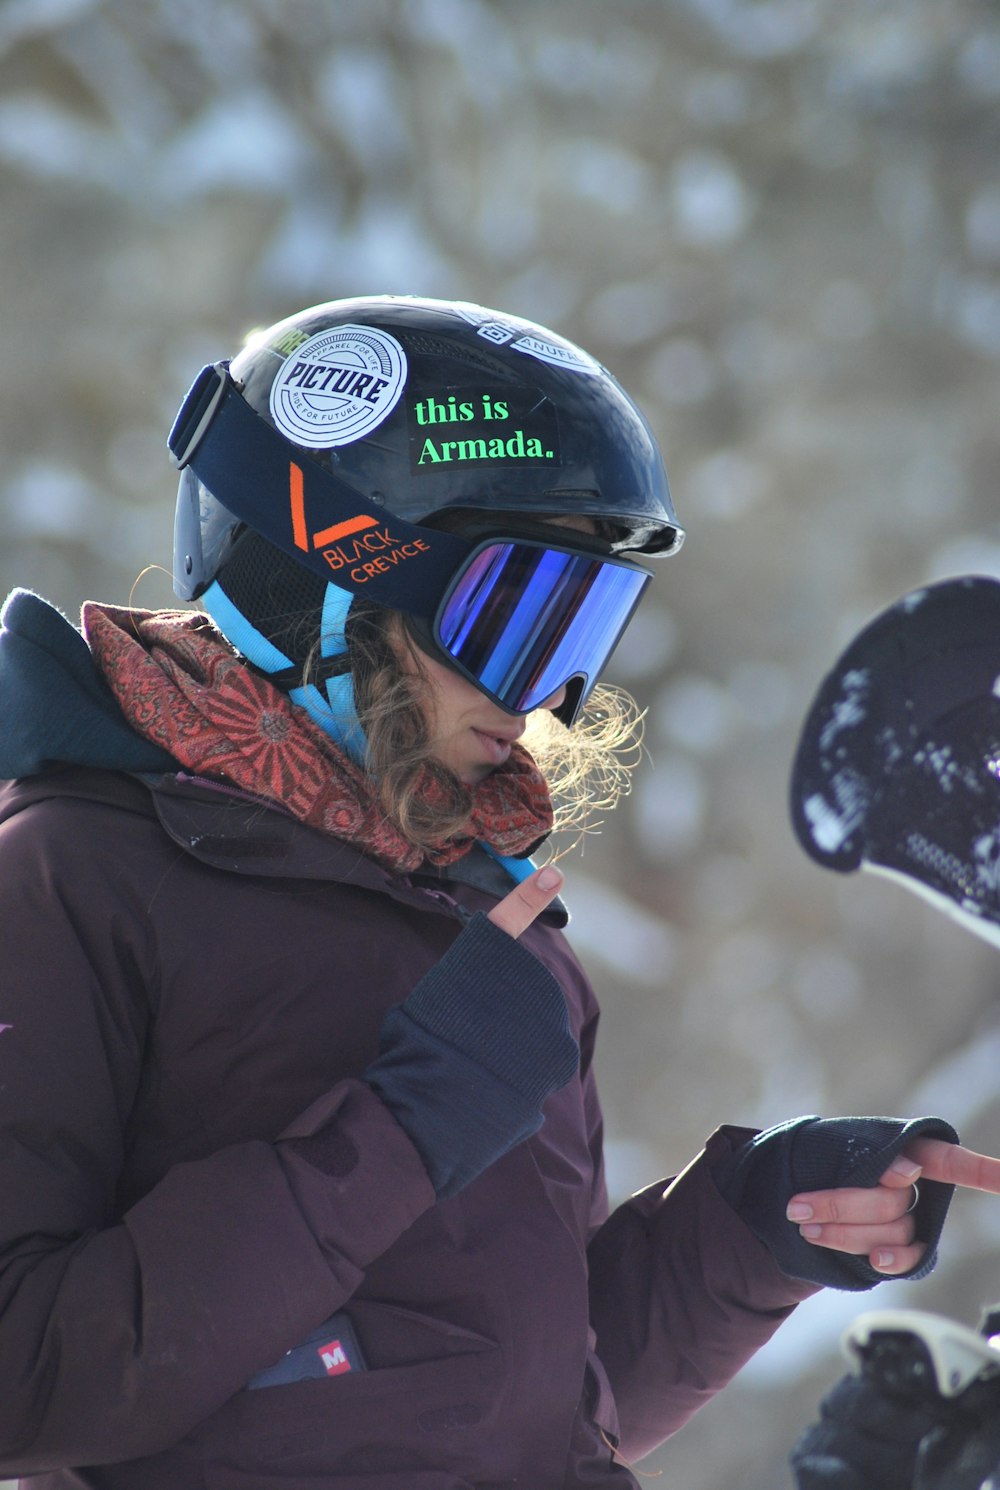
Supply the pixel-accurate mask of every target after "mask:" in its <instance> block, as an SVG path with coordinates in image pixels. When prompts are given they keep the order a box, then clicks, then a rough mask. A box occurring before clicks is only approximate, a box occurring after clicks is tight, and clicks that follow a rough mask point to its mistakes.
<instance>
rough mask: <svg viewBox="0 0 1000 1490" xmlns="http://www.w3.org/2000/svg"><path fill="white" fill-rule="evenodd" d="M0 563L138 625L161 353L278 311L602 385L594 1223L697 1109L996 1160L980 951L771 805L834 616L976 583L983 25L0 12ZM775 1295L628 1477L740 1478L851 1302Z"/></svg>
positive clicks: (991, 264) (990, 539)
mask: <svg viewBox="0 0 1000 1490" xmlns="http://www.w3.org/2000/svg"><path fill="white" fill-rule="evenodd" d="M0 276H2V279H0V289H2V302H0V304H2V314H0V336H2V355H0V435H2V448H3V461H2V466H0V581H2V588H3V589H4V590H6V589H7V588H9V587H10V586H12V585H14V584H21V585H27V586H30V587H32V588H34V589H37V590H39V591H41V592H42V593H44V594H46V595H47V596H48V597H49V598H51V599H53V600H56V601H57V602H59V603H60V604H61V605H62V606H63V608H64V609H65V610H67V612H68V613H69V614H71V615H74V616H75V614H76V609H77V607H78V605H79V603H80V602H81V601H82V600H83V599H84V598H86V597H97V598H102V599H108V600H118V601H120V600H123V599H125V598H126V597H128V596H130V595H131V596H132V598H133V600H134V601H135V603H137V604H139V605H143V606H156V605H160V604H172V603H173V599H172V596H171V592H170V589H169V584H168V582H167V580H166V578H165V575H164V573H163V572H162V570H160V571H153V572H151V573H148V574H145V575H144V576H143V577H142V578H139V579H137V576H139V574H140V571H142V570H143V569H144V567H145V566H147V565H149V564H157V565H160V566H164V567H165V566H168V565H169V562H170V527H171V519H172V511H173V494H174V481H173V478H172V475H171V472H170V469H169V466H168V464H167V461H166V455H165V447H164V437H165V432H166V430H167V428H168V427H169V424H170V422H171V419H172V417H173V414H174V412H175V409H176V407H177V404H178V403H179V400H180V398H181V395H182V394H183V392H184V390H185V389H186V387H187V385H188V383H189V381H190V380H191V378H192V377H193V375H194V373H195V372H196V371H197V369H198V368H199V367H200V366H201V365H202V363H203V362H205V361H208V360H210V359H214V358H216V357H219V356H222V355H227V354H231V353H232V352H234V351H235V350H236V349H237V347H238V346H239V344H240V341H241V339H242V337H243V335H244V333H245V332H246V331H247V330H249V329H250V328H251V327H252V326H254V325H262V324H266V323H268V322H270V321H273V320H276V319H277V318H279V317H281V316H283V315H285V314H288V313H290V312H291V311H294V310H297V309H299V308H300V307H302V306H304V305H307V304H310V303H312V302H314V301H317V300H322V299H327V298H332V297H336V296H341V295H350V294H356V293H364V292H370V291H376V292H383V291H401V292H407V291H409V292H417V293H424V294H432V295H442V296H458V297H463V298H468V299H474V300H481V301H483V302H485V303H487V304H490V305H494V306H497V307H501V308H506V309H509V310H512V311H515V312H519V313H522V314H525V315H527V316H530V317H534V318H537V319H539V320H542V321H544V322H549V323H551V324H552V325H553V326H555V327H557V328H558V329H560V330H562V331H564V332H565V333H567V334H568V335H570V336H571V337H574V338H575V339H577V340H579V341H581V342H582V343H583V344H584V345H585V346H586V347H588V348H589V349H590V350H591V351H592V352H594V353H595V354H597V355H598V356H599V357H601V359H602V360H604V361H605V362H606V363H607V364H608V365H609V366H610V367H611V368H612V369H613V370H614V371H615V372H616V373H617V374H618V375H619V377H620V378H621V379H622V381H623V382H624V383H625V384H626V386H627V387H628V388H629V389H630V390H631V391H632V392H633V393H634V394H635V395H636V397H637V398H638V399H639V401H640V402H641V403H642V404H643V406H644V407H645V409H646V411H647V413H648V414H649V416H650V418H651V420H652V423H653V425H654V427H655V428H656V430H657V432H658V434H659V436H660V437H661V439H662V442H663V445H664V448H665V451H666V456H667V465H668V469H669V471H670V475H671V480H672V484H673V487H674V492H675V497H676V501H677V506H678V510H679V512H680V515H681V518H682V521H684V522H685V524H686V525H687V527H688V530H689V538H688V542H687V545H686V547H685V549H684V551H683V553H682V554H681V555H680V556H679V557H678V558H675V559H671V560H669V561H667V562H666V563H665V564H664V565H663V566H662V567H661V569H660V572H659V578H658V579H657V581H656V583H655V586H654V590H653V594H652V598H651V599H649V600H648V601H647V602H646V606H645V609H644V611H643V612H642V613H641V614H640V616H639V618H638V620H637V622H636V624H635V626H634V628H633V630H632V632H631V633H630V636H629V637H628V638H627V639H626V642H625V644H624V645H623V647H622V649H621V651H620V653H619V655H618V659H617V660H616V663H615V665H614V667H613V676H614V677H615V680H616V681H620V682H623V683H625V684H627V685H628V686H630V687H631V688H632V690H633V691H634V692H635V693H636V695H637V696H638V697H639V698H640V699H641V700H642V701H643V702H644V703H645V704H646V705H648V708H649V718H648V730H647V746H648V754H649V759H648V760H647V761H646V763H645V765H644V767H643V769H642V770H641V772H640V774H639V776H638V778H637V783H636V789H635V792H634V794H633V796H632V797H631V798H630V799H629V801H628V802H627V803H626V804H625V805H624V807H623V808H622V810H621V811H620V812H619V814H618V815H617V817H616V819H615V820H614V821H613V822H612V823H609V825H608V826H607V827H606V829H605V831H604V832H603V834H602V835H601V836H600V837H599V838H593V839H590V840H589V841H588V843H587V846H586V851H585V854H584V856H583V858H582V860H580V859H575V860H574V861H573V862H571V863H569V864H567V867H568V868H569V870H570V873H571V880H570V886H569V895H570V899H571V903H572V904H573V905H574V906H575V908H576V912H577V917H576V925H575V934H576V943H577V946H578V947H579V949H580V951H581V953H582V954H583V955H584V957H585V959H586V960H587V962H588V964H589V966H590V967H591V969H592V971H593V974H594V976H595V980H596V982H597V984H598V986H599V988H600V990H601V993H602V998H603V1002H604V1006H605V1026H604V1039H603V1047H602V1049H601V1055H600V1071H601V1076H602V1083H603V1090H604V1097H605V1103H606V1108H607V1118H608V1130H609V1157H610V1161H611V1177H612V1183H613V1186H614V1189H615V1193H616V1195H617V1196H619V1197H620V1196H622V1195H624V1194H626V1193H628V1191H629V1190H630V1189H632V1188H635V1187H637V1186H639V1185H640V1184H644V1183H646V1182H648V1181H650V1180H651V1179H653V1178H655V1176H656V1175H657V1174H661V1173H667V1172H672V1171H673V1170H675V1169H676V1168H678V1167H679V1166H681V1165H682V1164H683V1163H684V1162H685V1161H686V1160H687V1159H688V1157H689V1156H690V1155H691V1154H693V1153H694V1152H695V1151H696V1150H697V1149H698V1148H699V1147H700V1145H701V1142H702V1141H703V1139H704V1137H705V1135H706V1134H707V1133H708V1132H709V1131H710V1130H711V1128H713V1127H714V1126H715V1125H716V1124H717V1123H718V1122H721V1121H729V1122H736V1123H741V1122H742V1123H753V1124H760V1125H764V1124H767V1123H770V1122H773V1121H776V1120H778V1119H780V1118H783V1117H786V1116H791V1115H793V1114H797V1113H800V1112H805V1111H815V1112H822V1113H826V1114H829V1115H833V1114H835V1113H839V1112H849V1111H859V1110H860V1111H890V1112H905V1113H914V1112H925V1111H938V1112H940V1113H942V1114H943V1115H944V1116H947V1117H949V1118H950V1119H951V1120H952V1121H954V1122H955V1123H956V1124H957V1125H958V1126H959V1127H960V1128H961V1130H962V1132H963V1136H964V1138H965V1140H966V1141H967V1142H968V1143H970V1144H972V1145H973V1146H975V1147H979V1148H982V1149H985V1150H987V1151H993V1152H1000V1102H998V1100H997V1097H996V1095H995V1085H996V1082H995V1073H996V1072H997V1069H998V1065H1000V1006H998V1003H997V998H996V993H997V988H998V985H1000V967H998V965H997V962H996V954H995V953H991V952H989V951H988V950H987V949H986V948H985V947H981V946H980V945H979V944H977V943H973V942H972V941H971V940H970V939H968V938H966V937H965V936H964V935H963V933H961V932H960V931H958V930H957V929H955V928H953V927H952V926H951V925H950V924H947V923H945V922H944V921H943V920H941V919H937V918H936V917H935V916H934V914H933V913H932V912H931V911H929V910H928V909H926V908H925V907H924V906H923V905H921V904H920V903H918V902H917V901H916V900H911V899H910V898H909V897H908V896H906V895H905V894H904V893H903V892H902V891H900V890H898V889H896V888H894V887H893V886H890V885H888V884H885V883H881V882H876V881H874V880H868V879H867V878H866V879H865V881H864V882H860V881H859V880H857V879H848V880H843V881H841V880H839V879H838V878H836V877H834V876H831V875H826V874H824V873H823V872H822V871H820V870H819V869H816V868H814V867H813V866H812V865H811V864H810V863H809V862H808V861H807V860H806V859H805V858H804V857H803V856H802V854H801V853H800V851H799V849H798V848H797V846H796V845H795V843H794V841H793V839H792V836H791V832H790V829H789V827H788V820H787V812H786V806H785V795H786V778H787V772H788V765H789V760H790V757H791V754H792V751H793V748H794V744H795V739H796V733H797V728H798V724H799V721H800V719H801V717H802V714H803V712H804V710H805V709H806V707H807V705H808V703H809V701H810V698H811V696H812V693H813V690H814V688H815V686H816V685H817V683H818V681H819V678H820V677H821V675H822V673H823V672H825V670H826V669H827V668H828V667H829V666H830V665H831V664H832V662H833V660H834V657H835V656H836V654H837V651H838V650H839V648H840V647H841V645H842V644H843V643H845V642H846V641H847V639H848V638H849V637H850V636H851V635H852V634H853V632H854V631H855V630H856V629H857V628H858V627H859V626H860V624H861V623H862V622H863V621H864V620H866V619H867V618H868V617H869V616H871V615H872V614H874V612H876V611H877V610H879V609H881V608H882V607H883V606H884V605H886V604H887V603H888V602H890V601H891V600H894V599H895V598H896V597H897V596H898V595H900V594H901V593H903V592H904V591H905V590H907V589H909V588H911V587H913V586H916V585H919V584H921V583H923V582H924V581H927V580H929V579H933V578H938V577H941V576H943V575H946V574H952V573H958V572H966V571H968V572H979V573H1000V509H998V504H997V471H998V465H1000V459H998V458H1000V419H998V395H1000V17H998V12H997V8H996V6H995V5H994V4H992V3H988V0H946V3H944V4H942V3H941V0H884V3H875V0H616V3H614V4H613V5H612V4H601V3H598V0H545V3H544V4H539V3H536V0H365V3H364V4H358V3H349V0H2V3H0ZM998 1296H1000V1200H987V1199H982V1200H981V1199H979V1198H978V1197H971V1196H967V1195H962V1196H960V1197H959V1198H958V1200H957V1202H956V1204H955V1206H954V1208H953V1211H952V1219H951V1222H950V1224H949V1229H948V1232H947V1233H946V1246H945V1255H944V1260H943V1261H942V1264H941V1266H940V1268H939V1270H938V1272H937V1273H936V1275H935V1277H934V1278H933V1279H932V1280H931V1281H930V1282H929V1283H927V1284H925V1285H922V1286H919V1287H917V1288H913V1289H907V1288H906V1287H901V1286H897V1287H895V1288H893V1287H891V1286H890V1287H889V1288H882V1289H880V1290H879V1291H878V1292H877V1293H876V1295H874V1297H871V1296H869V1297H868V1298H864V1297H859V1296H856V1295H841V1296H838V1297H831V1298H829V1299H826V1300H822V1301H814V1302H813V1303H811V1304H809V1305H806V1306H805V1307H804V1308H803V1310H802V1311H800V1315H799V1317H798V1318H797V1319H796V1320H795V1321H793V1322H792V1323H791V1324H790V1325H789V1326H787V1327H786V1329H785V1330H784V1331H783V1332H782V1333H781V1334H780V1335H779V1337H778V1339H777V1340H776V1341H775V1342H774V1344H773V1345H772V1346H771V1347H769V1348H768V1350H767V1351H765V1352H764V1354H763V1355H762V1356H761V1357H760V1359H759V1360H758V1361H757V1362H756V1363H754V1364H753V1365H752V1366H751V1367H749V1368H748V1369H747V1371H746V1372H745V1373H744V1375H743V1376H742V1377H741V1378H740V1379H739V1381H738V1382H737V1383H736V1384H735V1385H734V1386H733V1387H732V1388H731V1389H730V1390H729V1391H728V1392H727V1393H725V1394H724V1395H723V1397H722V1398H720V1399H719V1400H718V1401H717V1402H715V1403H714V1404H713V1405H712V1406H710V1407H709V1408H708V1409H706V1411H705V1412H704V1413H703V1414H702V1416H701V1417H700V1418H699V1419H697V1420H696V1421H695V1422H694V1423H693V1424H692V1425H691V1426H690V1427H689V1428H688V1429H686V1430H685V1431H684V1432H683V1433H682V1434H680V1435H679V1436H678V1437H677V1438H676V1439H675V1440H674V1441H673V1442H671V1443H670V1444H669V1445H668V1446H667V1447H666V1448H665V1449H664V1450H663V1451H662V1452H661V1453H660V1454H658V1455H657V1456H655V1457H654V1458H653V1459H651V1460H650V1461H648V1463H647V1464H646V1465H644V1466H643V1467H644V1468H646V1469H654V1468H662V1469H663V1471H664V1480H663V1483H665V1484H669V1485H670V1486H672V1487H676V1490H724V1487H728V1486H738V1487H739V1490H778V1487H784V1486H786V1485H788V1484H789V1479H788V1476H787V1472H786V1470H785V1468H784V1461H785V1456H786V1453H787V1450H788V1447H789V1445H790V1443H791V1442H792V1440H793V1439H794V1437H795V1436H796V1434H797V1433H798V1431H799V1430H800V1429H801V1427H802V1426H803V1425H804V1424H805V1423H806V1421H807V1420H808V1418H809V1417H810V1415H811V1414H812V1412H813V1410H814V1407H815V1403H816V1401H817V1399H818V1397H819V1395H820V1394H821V1393H822V1391H824V1390H825V1389H826V1387H827V1386H828V1385H829V1384H830V1383H831V1382H832V1381H833V1380H834V1378H835V1376H836V1375H838V1374H839V1373H840V1371H841V1363H840V1359H839V1356H838V1354H837V1339H838V1335H839V1332H840V1329H841V1328H842V1326H843V1324H844V1323H845V1322H846V1320H847V1319H849V1318H850V1317H851V1316H852V1315H853V1314H855V1313H857V1312H859V1311H860V1310H861V1309H863V1308H866V1307H871V1306H872V1305H873V1304H874V1303H882V1304H885V1303H904V1302H907V1303H917V1302H919V1303H920V1304H922V1305H924V1306H927V1307H933V1308H938V1309H943V1310H946V1311H948V1312H954V1313H957V1314H958V1315H960V1316H961V1317H962V1318H964V1319H966V1320H967V1321H969V1322H974V1321H975V1319H976V1317H977V1314H978V1310H979V1307H980V1305H981V1304H982V1303H983V1302H984V1301H985V1300H987V1299H989V1298H995V1297H998Z"/></svg>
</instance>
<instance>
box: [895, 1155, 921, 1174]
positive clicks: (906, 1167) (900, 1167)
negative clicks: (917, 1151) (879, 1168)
mask: <svg viewBox="0 0 1000 1490" xmlns="http://www.w3.org/2000/svg"><path fill="white" fill-rule="evenodd" d="M920 1167H921V1166H920V1165H919V1164H914V1162H913V1160H912V1159H908V1158H907V1157H906V1155H905V1154H900V1155H899V1157H898V1158H896V1159H893V1161H892V1163H891V1164H890V1165H889V1168H890V1169H891V1170H892V1172H893V1174H898V1175H902V1177H903V1179H904V1180H915V1179H916V1177H917V1175H918V1174H919V1173H920Z"/></svg>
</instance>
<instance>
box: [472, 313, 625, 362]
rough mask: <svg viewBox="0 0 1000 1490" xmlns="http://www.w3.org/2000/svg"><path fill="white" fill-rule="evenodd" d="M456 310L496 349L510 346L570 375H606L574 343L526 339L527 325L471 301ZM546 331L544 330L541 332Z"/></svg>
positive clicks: (541, 337)
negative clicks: (571, 373) (525, 327)
mask: <svg viewBox="0 0 1000 1490" xmlns="http://www.w3.org/2000/svg"><path fill="white" fill-rule="evenodd" d="M452 309H453V310H454V311H455V312H456V313H457V314H458V315H460V316H461V317H462V320H463V321H468V323H469V325H470V326H475V328H476V334H477V335H478V336H481V337H483V338H484V339H485V340H486V341H489V342H492V343H493V344H494V346H509V347H511V349H512V350H513V351H515V352H524V353H525V354H526V355H527V356H528V357H537V358H538V360H539V362H547V363H549V365H550V366H551V367H565V368H567V369H568V370H569V371H570V372H580V373H587V374H589V375H590V376H592V377H593V376H596V375H599V374H600V373H602V372H603V371H604V369H603V368H602V367H601V364H600V363H599V362H598V361H597V358H596V357H591V355H590V353H589V352H585V351H584V350H583V348H582V347H577V346H574V345H573V344H572V342H564V341H550V340H549V338H548V337H547V336H524V335H523V334H522V333H523V330H524V324H525V323H524V322H523V321H522V322H521V323H520V324H518V323H517V322H513V323H512V322H509V321H505V320H503V319H501V318H500V317H498V316H496V315H495V314H494V312H493V311H489V310H486V309H485V308H484V307H483V306H481V305H472V304H470V303H469V302H468V301H456V302H455V303H454V304H453V305H452ZM539 329H542V328H539Z"/></svg>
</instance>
